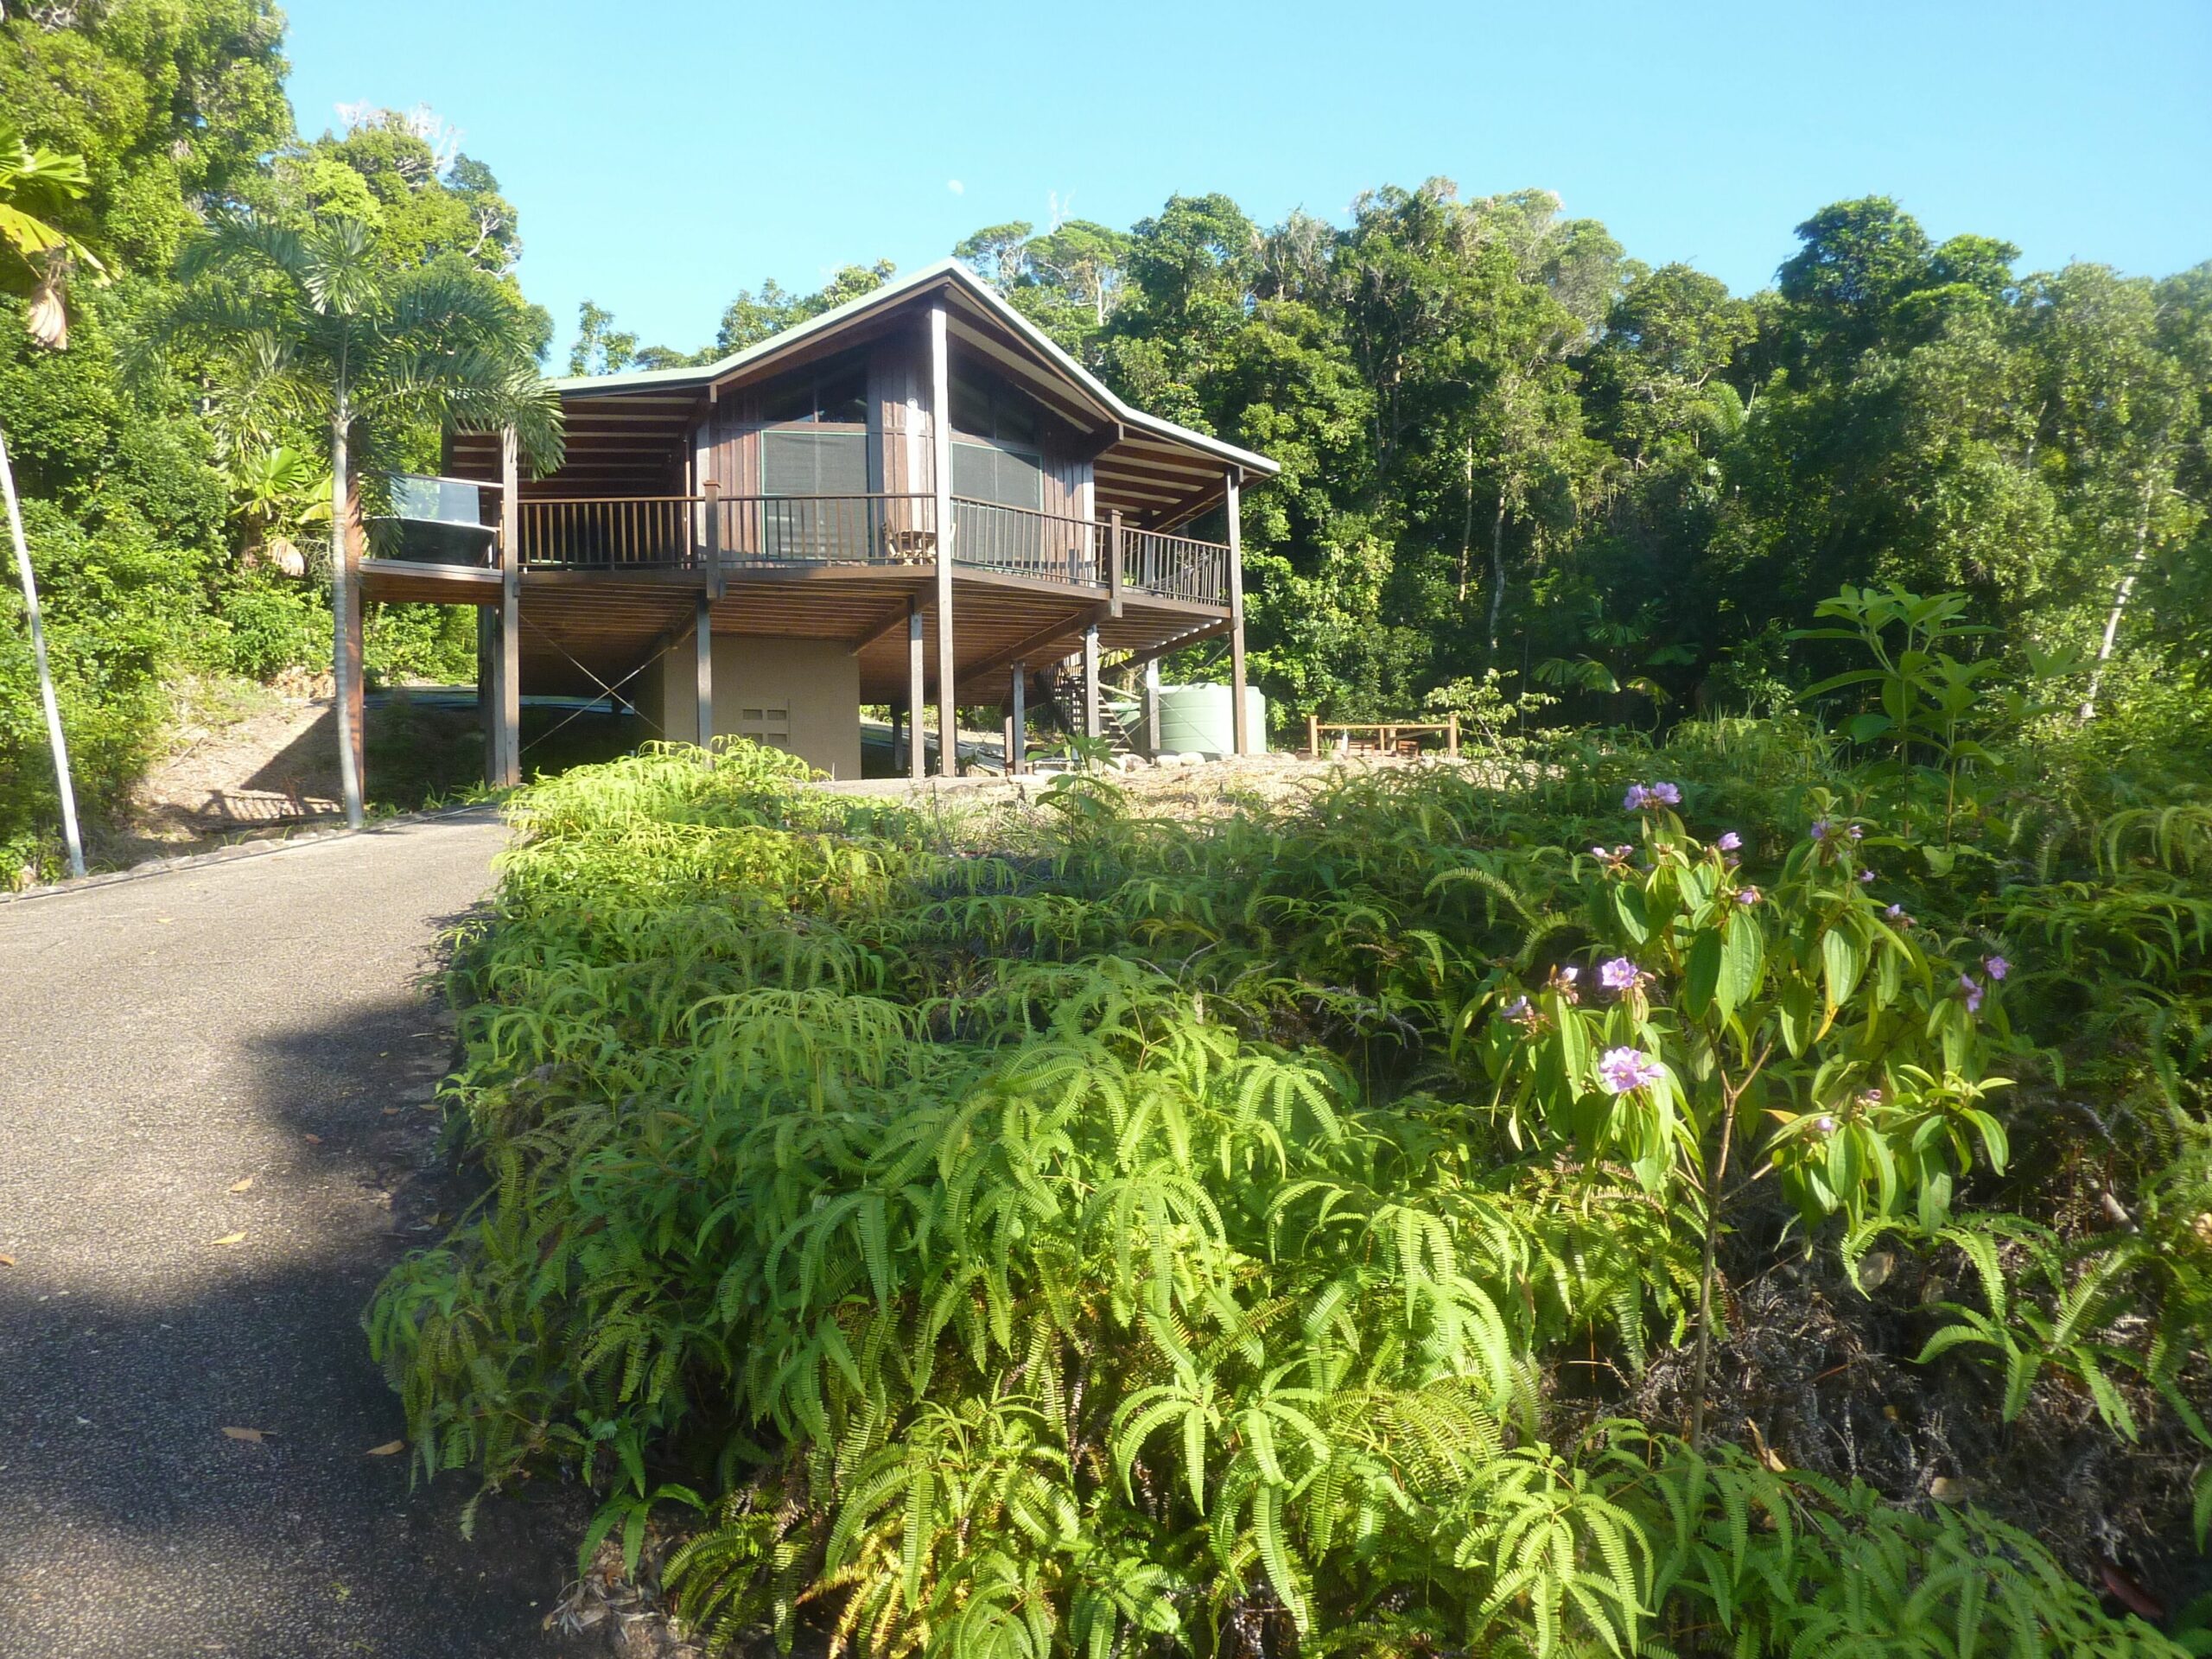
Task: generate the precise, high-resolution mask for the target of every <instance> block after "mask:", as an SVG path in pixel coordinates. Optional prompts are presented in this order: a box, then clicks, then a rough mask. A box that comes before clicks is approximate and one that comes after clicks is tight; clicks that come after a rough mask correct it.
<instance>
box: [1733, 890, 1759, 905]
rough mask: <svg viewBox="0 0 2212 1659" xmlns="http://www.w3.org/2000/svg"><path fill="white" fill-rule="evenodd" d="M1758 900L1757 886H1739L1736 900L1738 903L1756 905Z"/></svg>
mask: <svg viewBox="0 0 2212 1659" xmlns="http://www.w3.org/2000/svg"><path fill="white" fill-rule="evenodd" d="M1758 901H1759V890H1758V888H1757V887H1739V888H1738V889H1737V891H1736V902H1737V903H1738V904H1739V905H1756V904H1757V903H1758Z"/></svg>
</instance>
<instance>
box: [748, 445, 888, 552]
mask: <svg viewBox="0 0 2212 1659" xmlns="http://www.w3.org/2000/svg"><path fill="white" fill-rule="evenodd" d="M760 493H762V494H763V495H766V496H771V497H781V498H785V499H773V500H768V501H764V502H762V503H761V505H760V538H761V543H762V545H761V549H760V551H761V553H762V554H763V555H764V556H766V557H768V558H772V559H843V560H855V559H857V560H865V559H867V558H868V557H870V556H872V555H871V550H872V548H873V547H874V541H875V536H876V531H877V529H878V520H879V518H880V503H877V502H875V501H873V500H871V499H868V434H867V433H865V432H836V431H823V430H822V429H818V428H809V427H804V426H799V427H771V428H770V429H768V430H766V431H765V432H763V433H762V434H761V435H760Z"/></svg>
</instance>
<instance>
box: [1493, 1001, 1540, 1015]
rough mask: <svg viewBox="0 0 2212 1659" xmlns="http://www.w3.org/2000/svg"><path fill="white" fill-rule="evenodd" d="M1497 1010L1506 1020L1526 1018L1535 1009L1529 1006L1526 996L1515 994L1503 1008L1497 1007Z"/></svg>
mask: <svg viewBox="0 0 2212 1659" xmlns="http://www.w3.org/2000/svg"><path fill="white" fill-rule="evenodd" d="M1498 1012H1499V1013H1501V1014H1503V1015H1504V1016H1505V1017H1506V1018H1507V1019H1508V1020H1526V1019H1528V1018H1529V1016H1530V1015H1531V1014H1534V1013H1535V1009H1534V1008H1533V1007H1530V1006H1529V999H1528V998H1527V997H1525V996H1516V997H1515V998H1514V999H1513V1000H1512V1001H1510V1002H1509V1003H1507V1004H1506V1005H1505V1006H1504V1007H1503V1008H1501V1009H1499V1010H1498Z"/></svg>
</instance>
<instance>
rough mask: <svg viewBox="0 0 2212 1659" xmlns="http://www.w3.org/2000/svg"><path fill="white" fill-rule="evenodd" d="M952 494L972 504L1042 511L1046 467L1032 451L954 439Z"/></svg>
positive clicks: (969, 439)
mask: <svg viewBox="0 0 2212 1659" xmlns="http://www.w3.org/2000/svg"><path fill="white" fill-rule="evenodd" d="M952 493H954V494H955V495H961V496H965V497H967V498H968V499H969V500H971V501H990V502H995V503H996V504H997V505H1000V506H1001V507H1027V508H1028V509H1029V511H1030V512H1041V511H1042V510H1043V508H1044V505H1045V464H1044V461H1042V459H1040V458H1039V455H1038V454H1037V453H1036V451H1034V450H1033V449H1015V448H1007V447H1006V446H1004V445H1001V444H996V443H981V442H976V441H975V440H974V439H971V438H955V439H954V440H953V442H952Z"/></svg>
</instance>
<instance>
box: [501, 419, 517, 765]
mask: <svg viewBox="0 0 2212 1659" xmlns="http://www.w3.org/2000/svg"><path fill="white" fill-rule="evenodd" d="M499 781H500V783H502V784H505V785H515V784H519V783H520V782H522V459H521V451H520V449H519V448H518V445H517V443H516V441H515V429H514V428H512V426H510V427H507V428H506V429H504V430H502V431H501V432H500V434H499Z"/></svg>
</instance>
